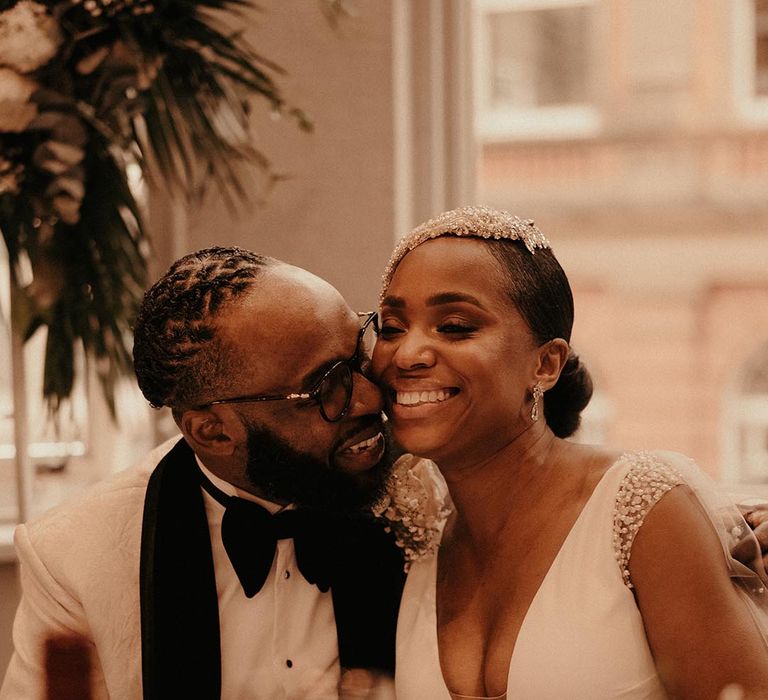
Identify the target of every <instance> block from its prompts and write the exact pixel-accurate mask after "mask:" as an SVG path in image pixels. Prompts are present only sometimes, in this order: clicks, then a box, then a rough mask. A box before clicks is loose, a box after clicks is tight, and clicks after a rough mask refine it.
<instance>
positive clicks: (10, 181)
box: [0, 117, 24, 195]
mask: <svg viewBox="0 0 768 700" xmlns="http://www.w3.org/2000/svg"><path fill="white" fill-rule="evenodd" d="M0 118H1V117H0ZM23 174H24V166H23V165H22V164H21V163H14V162H12V161H10V160H8V159H7V158H3V157H2V156H0V195H3V194H18V193H19V185H20V183H21V177H22V175H23Z"/></svg>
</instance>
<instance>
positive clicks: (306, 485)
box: [246, 424, 395, 513]
mask: <svg viewBox="0 0 768 700" xmlns="http://www.w3.org/2000/svg"><path fill="white" fill-rule="evenodd" d="M246 428H247V430H248V465H247V467H246V476H247V477H248V480H249V481H250V482H251V483H252V484H253V485H254V486H255V487H256V488H257V489H258V490H259V493H260V494H261V495H262V496H263V497H264V498H266V499H268V500H272V501H277V502H286V503H294V504H296V505H298V506H304V507H309V508H322V509H325V510H332V511H335V512H340V513H351V512H359V511H362V510H365V509H367V508H368V507H369V506H371V505H372V504H373V503H375V502H376V501H378V500H379V499H380V498H381V496H382V494H383V493H384V489H385V487H386V481H387V477H388V476H389V474H390V472H391V471H392V464H393V463H394V461H395V457H394V456H393V451H392V449H391V438H390V437H389V434H388V430H387V426H386V424H385V425H384V426H383V427H382V433H383V434H384V443H385V446H384V454H383V455H382V457H381V459H380V460H379V462H378V464H376V465H375V466H373V467H371V468H370V469H369V470H368V471H365V472H358V473H354V474H349V473H347V472H344V471H341V470H340V469H337V468H335V467H334V466H333V464H328V463H326V462H323V461H322V460H320V459H318V458H317V457H314V456H312V455H309V454H306V453H305V452H299V451H297V450H295V449H294V448H293V447H291V445H290V444H289V443H288V442H287V441H286V440H284V439H283V438H281V437H278V436H277V435H275V434H274V433H273V432H272V431H270V430H267V429H266V428H263V427H261V426H258V425H255V424H249V425H247V426H246Z"/></svg>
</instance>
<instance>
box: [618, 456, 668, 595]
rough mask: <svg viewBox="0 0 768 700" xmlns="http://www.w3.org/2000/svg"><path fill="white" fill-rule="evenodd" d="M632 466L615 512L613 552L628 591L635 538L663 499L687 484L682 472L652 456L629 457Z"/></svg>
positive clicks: (621, 489)
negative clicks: (630, 562) (672, 490)
mask: <svg viewBox="0 0 768 700" xmlns="http://www.w3.org/2000/svg"><path fill="white" fill-rule="evenodd" d="M624 458H625V459H628V460H629V461H630V462H631V464H632V466H631V467H630V468H629V470H628V471H627V473H626V474H625V475H624V478H623V479H622V480H621V483H620V484H619V490H618V491H617V492H616V502H615V505H614V511H613V513H614V514H613V549H614V554H615V555H616V559H617V561H618V562H619V567H620V569H621V575H622V578H623V579H624V583H625V584H626V585H627V587H628V588H633V587H634V586H633V585H632V581H631V580H630V577H629V557H630V554H631V552H632V543H633V542H634V540H635V535H637V533H638V531H639V530H640V528H641V527H642V525H643V521H644V520H645V517H646V516H647V515H648V513H649V512H650V510H651V508H653V506H655V505H656V504H657V503H658V502H659V500H660V499H661V497H662V496H663V495H664V494H665V493H667V492H668V491H669V490H670V489H672V488H674V487H675V486H678V485H679V484H682V483H683V478H682V476H681V475H680V473H679V472H678V471H676V470H675V469H673V468H672V467H670V466H669V465H668V464H666V463H665V462H664V461H662V460H661V459H660V458H659V457H657V456H655V455H653V454H650V453H648V452H636V453H631V454H627V455H625V457H624Z"/></svg>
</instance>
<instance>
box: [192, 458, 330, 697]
mask: <svg viewBox="0 0 768 700" xmlns="http://www.w3.org/2000/svg"><path fill="white" fill-rule="evenodd" d="M198 464H199V466H200V468H201V469H202V470H203V473H204V474H205V475H206V476H207V477H208V478H209V479H210V480H211V482H212V483H213V484H214V486H216V487H217V488H219V489H220V490H221V491H223V492H224V493H226V494H228V495H230V496H238V497H239V498H244V499H248V500H250V501H254V502H256V503H258V504H260V505H262V506H264V507H265V508H267V510H269V511H270V513H276V512H278V511H279V510H281V509H282V508H283V506H280V505H277V504H275V503H271V502H269V501H265V500H264V499H261V498H257V497H256V496H253V495H251V494H249V493H246V492H244V491H241V490H240V489H238V488H236V487H234V486H233V485H232V484H229V483H227V482H226V481H223V480H222V479H219V478H218V477H217V476H215V475H214V474H212V473H211V472H210V470H208V469H206V468H205V467H204V466H203V464H202V463H201V462H200V460H198ZM203 498H204V500H205V512H206V515H207V516H208V529H209V531H210V535H211V548H212V550H213V566H214V571H215V574H216V592H217V594H218V598H219V626H220V631H221V673H222V677H221V697H222V700H246V699H252V698H258V699H259V700H262V699H263V698H264V699H270V700H272V699H274V700H277V699H278V698H280V699H281V700H283V699H285V700H287V699H294V698H295V699H297V700H298V699H302V700H303V699H304V698H317V699H318V700H321V699H322V700H325V699H326V698H333V699H336V698H338V696H339V691H338V688H339V681H340V669H339V646H338V641H337V637H336V620H335V618H334V614H333V601H332V599H331V593H330V591H327V592H325V593H322V592H321V591H320V590H319V589H318V588H317V586H314V585H310V584H309V583H307V581H306V580H305V579H304V577H303V576H302V575H301V572H300V571H299V568H298V566H297V564H296V553H295V551H294V547H293V540H291V539H285V540H278V542H277V550H276V552H275V559H274V561H273V562H272V569H271V570H270V572H269V576H268V577H267V580H266V582H265V583H264V586H263V588H262V589H261V590H260V591H259V592H258V593H257V594H256V595H255V596H254V597H253V598H250V599H249V598H246V596H245V593H243V589H242V586H241V585H240V581H239V580H238V578H237V574H236V573H235V570H234V569H233V568H232V564H231V563H230V561H229V557H228V556H227V553H226V551H225V549H224V545H223V543H222V541H221V519H222V516H223V514H224V506H222V505H221V504H220V503H219V502H218V501H217V500H216V499H214V498H213V497H212V496H211V495H210V494H208V493H207V492H206V491H205V490H203ZM289 507H290V506H289Z"/></svg>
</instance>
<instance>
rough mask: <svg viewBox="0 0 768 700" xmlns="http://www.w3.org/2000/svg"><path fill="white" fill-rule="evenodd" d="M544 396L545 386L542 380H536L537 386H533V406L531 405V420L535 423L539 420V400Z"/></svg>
mask: <svg viewBox="0 0 768 700" xmlns="http://www.w3.org/2000/svg"><path fill="white" fill-rule="evenodd" d="M542 396H544V387H543V386H541V382H536V386H534V387H533V406H531V420H532V421H533V422H534V423H535V422H536V421H537V420H539V401H540V399H541V397H542Z"/></svg>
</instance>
